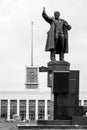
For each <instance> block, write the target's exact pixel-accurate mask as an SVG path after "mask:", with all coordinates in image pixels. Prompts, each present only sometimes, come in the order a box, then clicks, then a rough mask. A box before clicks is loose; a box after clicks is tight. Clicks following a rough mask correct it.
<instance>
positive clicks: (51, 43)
mask: <svg viewBox="0 0 87 130" xmlns="http://www.w3.org/2000/svg"><path fill="white" fill-rule="evenodd" d="M42 16H43V18H44V19H45V20H46V21H47V22H48V23H50V25H51V26H50V30H49V31H48V33H47V42H46V47H45V51H51V49H55V50H56V54H60V52H61V49H60V48H61V43H60V41H58V42H57V45H55V33H54V29H55V24H54V21H52V18H51V17H49V16H47V15H46V13H42ZM60 20H62V19H60ZM63 22H65V20H63ZM69 27H70V25H69ZM67 30H70V28H67V27H65V26H64V27H63V32H64V48H63V50H64V53H68V32H67Z"/></svg>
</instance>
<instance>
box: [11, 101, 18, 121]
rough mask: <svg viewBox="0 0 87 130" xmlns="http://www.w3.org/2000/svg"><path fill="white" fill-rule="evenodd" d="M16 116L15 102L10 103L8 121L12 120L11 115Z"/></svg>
mask: <svg viewBox="0 0 87 130" xmlns="http://www.w3.org/2000/svg"><path fill="white" fill-rule="evenodd" d="M15 114H17V100H11V101H10V119H13V115H15Z"/></svg>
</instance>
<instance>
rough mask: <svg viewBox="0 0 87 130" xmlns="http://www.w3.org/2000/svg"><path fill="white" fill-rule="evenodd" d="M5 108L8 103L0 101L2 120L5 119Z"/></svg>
mask: <svg viewBox="0 0 87 130" xmlns="http://www.w3.org/2000/svg"><path fill="white" fill-rule="evenodd" d="M7 106H8V101H7V100H1V118H2V119H7Z"/></svg>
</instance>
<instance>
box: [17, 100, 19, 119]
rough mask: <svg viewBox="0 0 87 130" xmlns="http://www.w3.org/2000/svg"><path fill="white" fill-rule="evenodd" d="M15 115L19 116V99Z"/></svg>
mask: <svg viewBox="0 0 87 130" xmlns="http://www.w3.org/2000/svg"><path fill="white" fill-rule="evenodd" d="M17 115H18V116H19V99H18V100H17Z"/></svg>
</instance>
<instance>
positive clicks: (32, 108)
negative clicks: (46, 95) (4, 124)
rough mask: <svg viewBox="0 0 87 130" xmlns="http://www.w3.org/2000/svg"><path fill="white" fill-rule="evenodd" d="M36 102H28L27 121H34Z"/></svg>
mask: <svg viewBox="0 0 87 130" xmlns="http://www.w3.org/2000/svg"><path fill="white" fill-rule="evenodd" d="M35 104H36V101H35V100H29V119H30V120H35V108H36V105H35Z"/></svg>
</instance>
